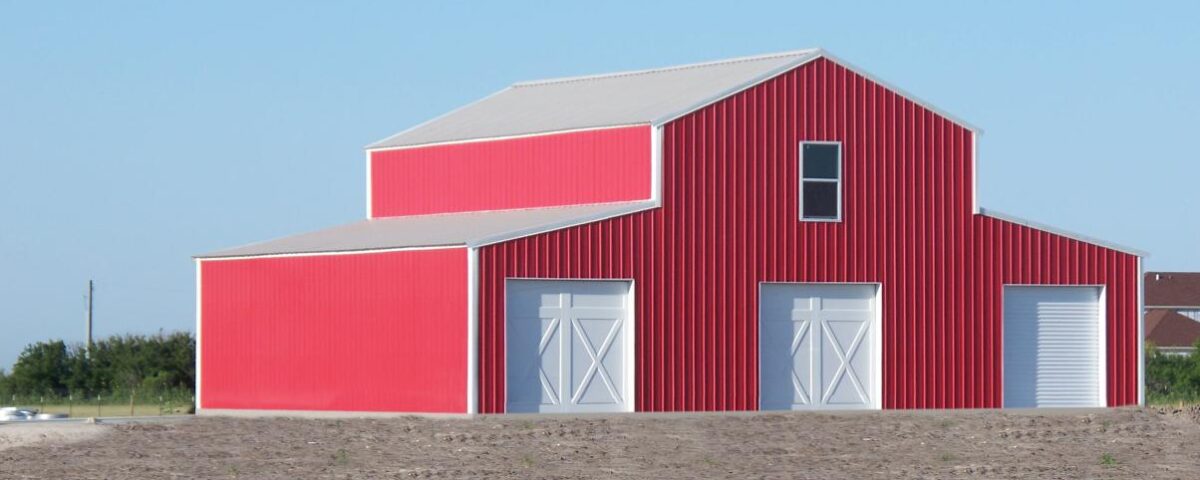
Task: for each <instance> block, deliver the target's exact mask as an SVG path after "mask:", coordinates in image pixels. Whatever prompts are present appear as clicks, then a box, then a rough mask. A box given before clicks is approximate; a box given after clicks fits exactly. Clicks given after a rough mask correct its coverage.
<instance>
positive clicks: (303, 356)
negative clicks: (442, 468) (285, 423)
mask: <svg viewBox="0 0 1200 480" xmlns="http://www.w3.org/2000/svg"><path fill="white" fill-rule="evenodd" d="M466 268H467V257H466V253H465V250H464V249H461V248H460V249H440V250H413V251H398V252H388V253H370V254H354V255H324V256H299V257H277V258H262V259H245V260H204V261H201V263H200V269H201V274H200V275H201V277H200V278H201V280H200V281H201V310H200V312H201V334H200V341H201V345H200V346H201V357H200V358H201V362H202V364H201V367H200V374H201V379H200V388H201V395H200V398H201V402H202V403H203V404H202V405H201V408H232V409H282V410H343V411H392V412H458V413H462V412H465V411H466V315H467V309H466V304H467V288H466V278H467V271H466Z"/></svg>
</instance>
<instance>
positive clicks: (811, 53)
mask: <svg viewBox="0 0 1200 480" xmlns="http://www.w3.org/2000/svg"><path fill="white" fill-rule="evenodd" d="M821 53H822V52H821V49H819V48H814V49H810V50H797V51H794V52H791V53H790V54H791V55H795V54H805V55H806V56H804V57H800V58H797V59H796V60H795V61H792V62H788V63H787V64H786V65H783V66H780V67H777V68H775V69H772V70H771V71H769V72H767V73H764V74H762V75H759V76H757V77H755V78H753V79H751V80H749V81H747V82H744V83H742V84H740V85H736V86H734V87H732V88H728V89H725V90H724V91H722V92H720V93H718V94H716V95H713V96H711V97H708V98H706V99H704V100H701V101H699V102H697V103H695V104H693V105H692V106H690V107H687V108H685V109H683V110H679V111H677V112H672V113H670V114H667V115H663V116H661V117H659V118H656V119H654V122H652V125H654V126H656V127H660V126H663V125H665V124H667V123H670V122H671V121H673V120H677V119H679V118H680V117H683V116H685V115H687V114H689V113H692V112H695V111H696V110H700V109H702V108H704V107H707V106H709V105H712V104H714V103H717V102H719V101H721V100H724V99H726V98H729V97H731V96H733V95H736V94H737V93H739V92H742V91H744V90H746V89H749V88H750V87H753V86H755V85H758V84H760V83H763V82H765V81H767V80H770V79H772V78H775V77H778V76H780V75H783V74H784V73H787V72H789V71H792V70H794V69H795V68H796V67H799V66H801V65H804V64H806V63H808V62H811V61H813V60H816V59H818V58H821ZM772 56H774V55H764V56H761V57H759V58H770V57H772Z"/></svg>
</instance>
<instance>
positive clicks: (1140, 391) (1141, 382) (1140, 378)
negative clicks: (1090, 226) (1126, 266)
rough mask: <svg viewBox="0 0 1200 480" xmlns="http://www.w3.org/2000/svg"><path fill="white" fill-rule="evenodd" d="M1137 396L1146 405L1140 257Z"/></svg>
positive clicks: (1143, 281) (1143, 282) (1143, 283)
mask: <svg viewBox="0 0 1200 480" xmlns="http://www.w3.org/2000/svg"><path fill="white" fill-rule="evenodd" d="M1137 269H1138V279H1137V322H1138V323H1137V332H1138V333H1137V351H1138V354H1137V358H1138V369H1137V382H1138V384H1137V396H1138V405H1141V406H1145V405H1146V347H1145V343H1146V340H1145V339H1146V305H1145V303H1146V271H1145V266H1144V265H1143V260H1142V257H1138V259H1137Z"/></svg>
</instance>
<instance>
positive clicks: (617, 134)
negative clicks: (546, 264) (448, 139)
mask: <svg viewBox="0 0 1200 480" xmlns="http://www.w3.org/2000/svg"><path fill="white" fill-rule="evenodd" d="M650 146H651V128H650V127H649V126H648V125H639V126H631V127H619V128H604V129H598V130H582V131H574V132H566V133H555V134H546V135H534V136H528V137H516V138H507V139H499V140H487V141H472V142H466V143H451V144H442V145H431V146H424V147H412V148H403V149H398V150H379V151H372V152H370V160H369V161H370V170H369V172H370V184H371V191H370V192H369V195H370V204H371V215H370V216H371V217H372V218H374V217H394V216H404V215H423V214H431V213H448V212H467V211H481V210H507V209H515V208H532V207H550V206H558V205H579V204H589V203H606V202H619V201H629V200H644V199H647V198H650V172H651V165H650V163H651V150H650Z"/></svg>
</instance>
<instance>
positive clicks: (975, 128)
mask: <svg viewBox="0 0 1200 480" xmlns="http://www.w3.org/2000/svg"><path fill="white" fill-rule="evenodd" d="M820 56H822V57H825V58H827V59H829V60H831V61H833V62H834V63H837V64H839V65H841V66H843V67H846V68H848V69H850V70H851V71H853V72H854V73H857V74H859V75H862V76H863V77H866V79H867V80H870V81H872V82H875V83H878V84H879V85H882V86H883V87H884V88H886V89H888V90H891V91H893V92H896V93H897V94H899V95H900V96H902V97H904V98H906V99H908V100H910V101H912V102H913V103H915V104H917V105H919V106H921V107H922V108H924V109H926V110H929V111H931V112H933V113H936V114H938V115H939V116H942V117H945V118H946V119H947V120H950V121H951V122H954V123H957V124H958V125H960V126H962V127H964V128H966V129H967V130H970V131H972V132H975V133H976V134H983V129H982V128H979V127H978V126H976V125H975V124H973V123H971V122H968V121H966V120H963V119H962V118H960V117H958V116H955V115H954V114H952V113H950V112H947V111H945V110H942V109H940V108H938V107H937V106H935V105H934V104H932V103H929V102H927V101H925V100H923V99H921V97H918V96H916V95H913V94H912V93H909V92H908V91H907V90H904V89H903V88H900V87H897V86H895V85H893V84H891V83H888V82H887V81H885V80H883V79H881V78H879V77H877V76H875V74H873V73H871V72H869V71H867V70H864V69H862V68H859V67H858V66H857V65H854V64H852V63H850V62H847V61H845V60H842V59H841V58H838V57H835V56H833V55H832V54H830V53H829V52H827V51H824V50H821V52H820Z"/></svg>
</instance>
